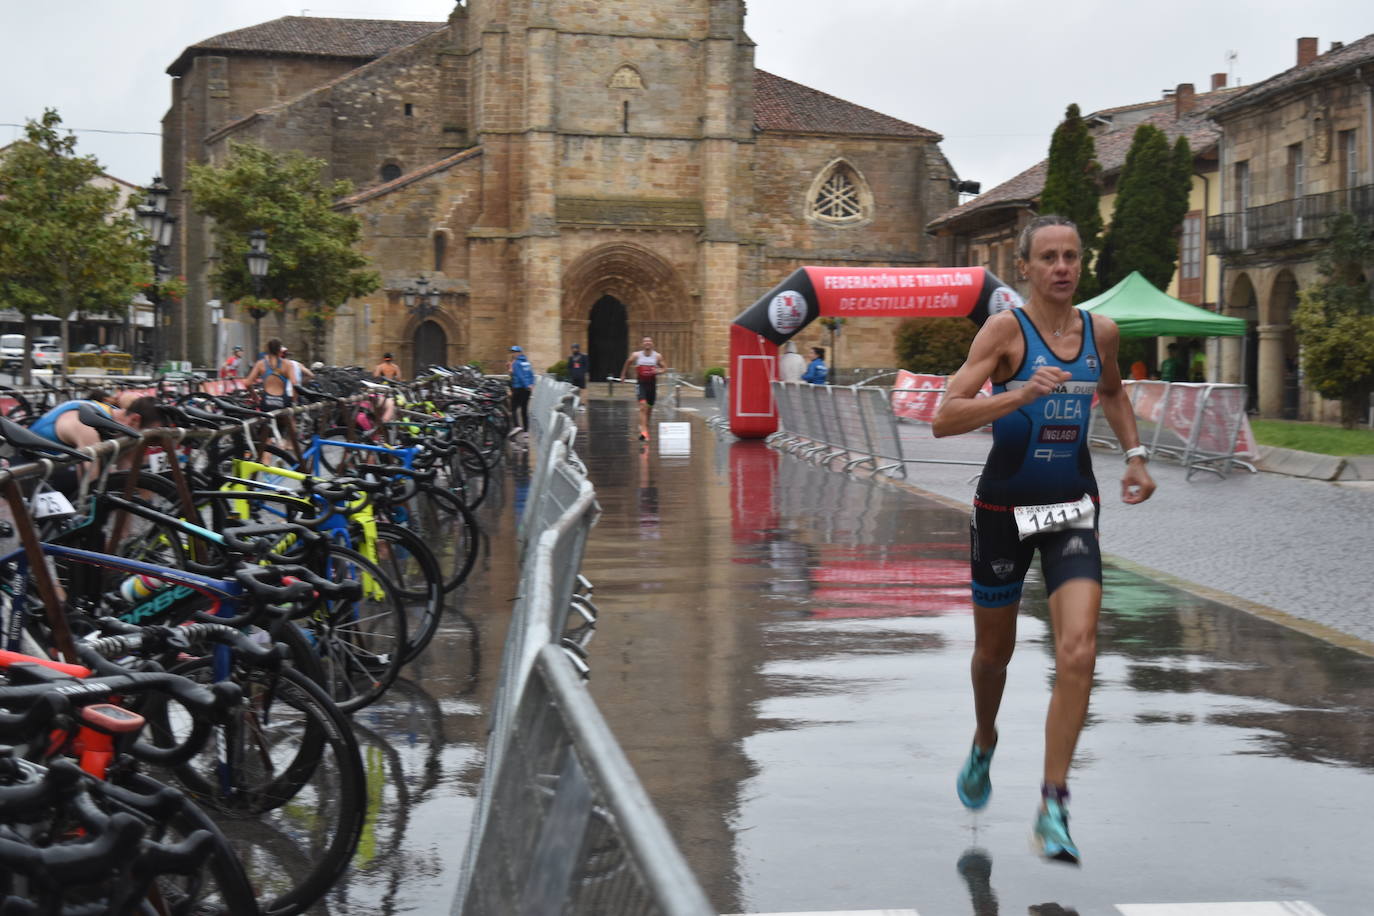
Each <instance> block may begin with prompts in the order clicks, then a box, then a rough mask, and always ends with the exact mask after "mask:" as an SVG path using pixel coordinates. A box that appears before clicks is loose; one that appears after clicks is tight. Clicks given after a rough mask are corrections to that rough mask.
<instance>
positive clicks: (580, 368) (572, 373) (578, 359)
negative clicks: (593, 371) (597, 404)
mask: <svg viewBox="0 0 1374 916" xmlns="http://www.w3.org/2000/svg"><path fill="white" fill-rule="evenodd" d="M590 367H591V362H590V360H588V359H587V354H585V353H583V352H582V348H581V347H579V346H578V345H577V344H573V345H572V352H571V353H569V354H568V381H570V382H572V383H573V387H575V388H581V389H586V387H587V370H588V369H589V368H590Z"/></svg>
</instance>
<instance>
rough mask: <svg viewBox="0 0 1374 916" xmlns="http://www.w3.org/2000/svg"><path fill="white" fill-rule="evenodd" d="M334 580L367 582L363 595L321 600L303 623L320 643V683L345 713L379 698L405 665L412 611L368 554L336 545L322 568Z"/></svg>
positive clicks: (317, 646) (316, 648) (318, 646)
mask: <svg viewBox="0 0 1374 916" xmlns="http://www.w3.org/2000/svg"><path fill="white" fill-rule="evenodd" d="M317 572H319V573H320V574H321V575H323V576H325V577H327V578H329V579H330V580H331V581H334V582H344V581H349V580H351V581H355V582H360V583H362V586H363V594H362V597H360V598H356V599H351V600H347V599H342V598H340V599H334V600H330V601H323V602H321V607H320V608H318V609H317V610H316V611H315V612H314V613H313V614H311V615H309V616H308V617H304V618H301V620H300V621H298V622H299V624H300V626H301V627H302V628H303V629H304V630H305V631H306V633H307V635H308V636H309V638H310V639H311V641H312V642H313V643H314V645H315V651H316V653H317V654H318V655H319V658H320V664H321V665H322V666H323V667H324V680H323V681H321V682H320V686H321V687H323V688H324V691H325V693H327V694H329V696H330V698H331V699H333V700H334V702H335V703H337V704H338V705H339V708H340V709H342V710H343V711H344V712H353V711H354V710H357V709H362V708H363V707H364V706H367V705H368V704H369V703H372V702H373V701H375V700H376V699H377V698H378V697H380V696H381V695H382V694H384V693H386V689H387V688H388V687H390V686H391V682H392V681H394V680H396V676H397V675H399V674H400V673H401V666H402V665H404V664H405V650H406V610H405V606H404V605H403V603H402V601H401V596H400V593H399V591H398V590H397V588H396V586H395V585H393V584H392V582H391V580H390V579H389V578H387V576H386V574H385V573H383V572H382V571H381V570H380V569H379V568H378V567H377V566H376V564H374V563H372V562H371V561H370V560H368V559H366V558H365V557H363V556H362V554H360V553H358V552H356V551H354V550H350V549H348V548H347V547H341V546H339V545H338V544H330V545H328V546H327V548H326V555H325V558H324V560H323V562H322V563H321V568H320V569H318V570H317Z"/></svg>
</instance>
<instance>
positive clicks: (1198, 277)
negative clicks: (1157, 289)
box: [928, 73, 1241, 366]
mask: <svg viewBox="0 0 1374 916" xmlns="http://www.w3.org/2000/svg"><path fill="white" fill-rule="evenodd" d="M1240 91H1241V90H1238V89H1234V88H1229V89H1228V88H1227V87H1226V74H1224V73H1217V74H1213V76H1212V80H1211V88H1210V89H1209V90H1208V91H1207V92H1197V91H1196V90H1195V89H1194V86H1193V84H1192V83H1182V84H1180V85H1179V86H1178V87H1177V88H1176V89H1174V90H1173V91H1170V92H1167V93H1165V94H1164V96H1163V97H1162V98H1159V99H1152V100H1150V101H1148V102H1138V103H1135V104H1131V105H1122V106H1119V107H1116V108H1107V109H1103V110H1101V111H1095V112H1092V113H1091V114H1088V115H1084V117H1083V120H1084V122H1085V123H1086V124H1087V125H1088V130H1089V132H1090V133H1091V134H1092V136H1093V143H1094V147H1095V149H1096V155H1097V161H1098V163H1099V164H1100V165H1101V166H1102V197H1101V202H1100V207H1101V212H1102V220H1103V223H1104V225H1106V224H1110V222H1111V217H1112V209H1113V206H1114V205H1115V202H1116V188H1117V183H1118V181H1119V180H1120V177H1121V170H1122V168H1123V166H1125V164H1126V154H1127V153H1128V152H1129V151H1130V148H1131V141H1132V140H1133V139H1134V137H1135V131H1136V128H1137V127H1139V126H1140V125H1141V124H1152V125H1154V126H1155V127H1158V128H1159V129H1160V130H1162V131H1163V132H1164V133H1165V134H1166V135H1167V136H1168V138H1169V142H1170V143H1171V144H1172V143H1173V142H1174V141H1175V140H1176V139H1177V138H1178V137H1180V136H1182V137H1185V138H1187V140H1188V145H1189V147H1190V148H1191V149H1192V151H1193V188H1192V194H1191V197H1190V202H1189V208H1188V213H1187V215H1186V216H1185V217H1184V220H1183V224H1182V225H1181V226H1180V227H1179V261H1178V263H1179V267H1178V269H1177V270H1175V271H1174V277H1173V280H1172V281H1171V283H1170V284H1169V288H1168V289H1167V290H1166V292H1167V293H1169V295H1171V296H1174V297H1176V298H1179V299H1182V300H1184V301H1185V302H1190V303H1192V304H1193V305H1198V306H1202V307H1205V308H1210V309H1214V310H1215V309H1216V308H1217V303H1218V302H1219V301H1220V292H1221V281H1220V278H1221V264H1220V261H1219V260H1218V258H1217V257H1216V253H1215V252H1214V251H1210V250H1208V248H1207V245H1206V244H1205V240H1204V233H1203V227H1204V225H1205V224H1206V221H1207V218H1208V216H1209V215H1210V214H1214V213H1217V212H1219V210H1220V202H1221V199H1220V196H1219V194H1220V190H1219V189H1220V184H1219V182H1218V180H1217V155H1218V152H1217V151H1218V143H1219V141H1220V138H1221V133H1220V131H1219V130H1218V129H1217V126H1216V124H1215V123H1213V122H1212V121H1211V120H1210V113H1211V111H1212V109H1213V108H1214V106H1216V105H1219V104H1221V103H1222V102H1224V101H1226V100H1227V99H1229V98H1231V97H1233V96H1235V95H1236V94H1237V93H1238V92H1240ZM1049 139H1050V138H1048V137H1046V138H1045V147H1046V149H1048V147H1049ZM1047 167H1048V160H1044V159H1042V160H1041V161H1040V162H1038V163H1036V164H1035V165H1033V166H1031V167H1030V168H1029V169H1027V170H1026V171H1024V172H1022V173H1021V174H1019V175H1017V176H1016V177H1014V178H1012V179H1010V180H1008V181H1005V182H1003V183H1002V184H1000V185H998V186H997V187H995V188H992V189H991V190H989V191H986V192H984V193H983V194H981V195H980V196H978V197H976V198H974V199H973V200H971V201H968V202H967V203H964V204H961V205H960V206H958V207H955V208H954V209H953V210H950V211H948V212H946V213H943V214H941V215H940V216H939V217H937V218H936V219H934V220H933V221H931V223H930V224H929V226H928V229H929V231H930V232H932V233H934V234H935V235H936V236H937V237H939V238H940V239H941V240H942V243H943V244H944V246H945V247H944V249H943V253H942V256H943V258H944V260H943V261H942V263H944V264H947V265H949V266H956V267H965V266H973V267H985V268H987V269H989V270H991V271H992V272H993V273H994V274H996V275H997V276H998V277H1000V278H1002V279H1003V280H1004V281H1006V282H1008V283H1011V284H1013V285H1014V286H1016V288H1017V291H1018V292H1019V293H1021V295H1022V296H1023V297H1024V296H1026V295H1028V294H1029V292H1030V290H1029V288H1028V286H1027V284H1026V283H1025V281H1023V280H1021V279H1020V278H1019V277H1018V276H1017V271H1016V265H1015V261H1016V237H1017V234H1018V233H1019V232H1020V231H1021V228H1022V227H1023V226H1025V224H1026V223H1028V222H1030V221H1031V220H1032V219H1033V218H1035V216H1036V215H1037V214H1038V211H1039V209H1040V195H1041V193H1042V192H1043V191H1044V189H1045V173H1046V170H1047ZM1167 342H1168V341H1167V340H1166V339H1161V340H1159V341H1158V343H1157V345H1158V347H1159V349H1160V351H1161V352H1160V353H1159V354H1157V355H1156V365H1157V364H1158V361H1159V360H1160V359H1162V358H1163V350H1164V347H1165V346H1166V344H1167ZM1209 346H1210V347H1213V348H1214V347H1215V344H1209ZM1208 356H1209V360H1208V365H1209V366H1213V365H1215V364H1216V360H1215V356H1216V354H1215V353H1214V352H1213V353H1209V354H1208Z"/></svg>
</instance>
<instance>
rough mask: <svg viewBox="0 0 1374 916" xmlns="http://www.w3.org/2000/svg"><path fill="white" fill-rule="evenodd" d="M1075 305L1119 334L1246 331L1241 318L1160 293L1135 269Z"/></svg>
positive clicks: (1196, 334)
mask: <svg viewBox="0 0 1374 916" xmlns="http://www.w3.org/2000/svg"><path fill="white" fill-rule="evenodd" d="M1078 307H1079V308H1081V309H1087V310H1088V311H1090V312H1092V313H1093V314H1095V315H1105V316H1107V317H1108V318H1110V319H1112V320H1113V321H1115V322H1116V326H1117V327H1118V328H1120V329H1121V336H1122V337H1161V336H1169V337H1239V336H1240V335H1242V334H1244V333H1245V319H1244V318H1227V317H1226V316H1225V315H1218V314H1216V313H1215V312H1209V311H1207V310H1206V309H1200V308H1198V307H1197V306H1195V305H1189V304H1188V303H1186V302H1184V301H1183V300H1181V299H1175V298H1174V297H1173V296H1170V295H1168V294H1167V293H1161V292H1160V291H1159V290H1158V289H1156V288H1155V286H1154V284H1153V283H1151V282H1150V281H1149V280H1146V279H1145V278H1144V277H1143V276H1141V275H1140V271H1138V270H1133V271H1131V274H1130V276H1128V277H1127V278H1126V279H1124V280H1122V281H1121V282H1120V283H1118V284H1117V285H1116V286H1113V287H1112V288H1111V289H1109V290H1107V291H1106V292H1105V293H1103V294H1102V295H1100V296H1096V297H1094V298H1092V299H1089V300H1088V301H1087V302H1083V303H1080V304H1079V306H1078Z"/></svg>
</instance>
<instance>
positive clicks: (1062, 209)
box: [1040, 104, 1102, 302]
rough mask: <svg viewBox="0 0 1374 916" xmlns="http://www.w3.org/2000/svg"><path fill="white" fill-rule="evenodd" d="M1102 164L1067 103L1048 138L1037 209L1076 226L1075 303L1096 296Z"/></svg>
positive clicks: (1073, 108)
mask: <svg viewBox="0 0 1374 916" xmlns="http://www.w3.org/2000/svg"><path fill="white" fill-rule="evenodd" d="M1101 173H1102V167H1101V165H1099V164H1098V162H1097V148H1096V144H1095V143H1094V142H1093V137H1092V134H1091V133H1089V132H1088V126H1087V125H1086V124H1084V123H1083V118H1082V117H1081V116H1080V114H1079V112H1078V105H1076V104H1071V105H1069V107H1068V109H1067V110H1066V111H1065V112H1064V120H1063V122H1061V123H1060V125H1059V126H1058V127H1056V128H1055V130H1054V136H1053V137H1052V138H1051V140H1050V157H1049V161H1048V163H1047V165H1046V171H1045V190H1044V191H1042V192H1041V194H1040V212H1041V213H1057V214H1059V215H1060V216H1063V217H1066V218H1068V219H1071V220H1073V221H1074V222H1075V223H1076V224H1077V225H1078V234H1079V237H1080V238H1081V239H1082V242H1083V275H1082V278H1081V279H1080V281H1079V285H1078V296H1077V299H1078V301H1079V302H1082V301H1083V300H1085V299H1091V298H1092V297H1093V296H1095V295H1097V292H1098V288H1097V283H1096V277H1095V275H1094V273H1093V270H1092V267H1093V258H1094V256H1095V253H1096V252H1097V251H1098V249H1099V247H1100V246H1101V236H1102V211H1101V209H1100V208H1099V206H1098V201H1099V198H1100V196H1101V195H1100V192H1099V189H1098V185H1099V179H1100V176H1101Z"/></svg>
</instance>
